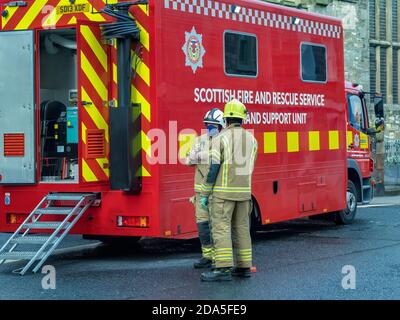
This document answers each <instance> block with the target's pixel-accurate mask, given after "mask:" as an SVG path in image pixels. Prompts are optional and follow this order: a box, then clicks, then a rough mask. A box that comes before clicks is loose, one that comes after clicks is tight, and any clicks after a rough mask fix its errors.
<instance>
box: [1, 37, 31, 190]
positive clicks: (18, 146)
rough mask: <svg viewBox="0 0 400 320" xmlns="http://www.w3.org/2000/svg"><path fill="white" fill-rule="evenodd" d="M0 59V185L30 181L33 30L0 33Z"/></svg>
mask: <svg viewBox="0 0 400 320" xmlns="http://www.w3.org/2000/svg"><path fill="white" fill-rule="evenodd" d="M0 62H1V72H0V184H34V183H36V174H35V172H36V155H35V150H36V148H35V140H36V139H35V137H36V134H35V42H34V32H33V31H7V32H0Z"/></svg>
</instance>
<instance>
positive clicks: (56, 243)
mask: <svg viewBox="0 0 400 320" xmlns="http://www.w3.org/2000/svg"><path fill="white" fill-rule="evenodd" d="M86 198H92V199H89V201H88V203H87V204H86V205H85V206H84V207H83V208H82V209H80V212H79V213H78V214H77V215H76V216H75V218H74V219H73V220H72V221H71V223H70V224H69V226H68V227H67V228H66V229H64V231H63V233H62V234H61V236H60V237H59V238H58V239H57V241H56V242H55V243H54V244H53V245H52V247H51V248H50V249H49V250H48V251H47V252H46V254H45V255H44V256H43V257H42V258H41V260H40V262H39V263H38V264H37V265H36V266H35V268H34V269H33V272H34V273H36V272H37V271H38V270H39V269H40V267H41V266H42V265H43V263H44V262H45V261H46V260H47V258H48V257H49V256H50V255H51V254H52V253H53V251H54V250H55V249H56V248H57V247H58V245H59V244H60V242H61V241H62V240H63V239H64V238H65V236H66V235H67V234H68V232H69V231H70V230H71V229H72V228H73V227H74V226H75V224H76V223H77V222H78V221H79V219H80V218H81V216H82V215H83V214H84V213H85V212H86V210H87V209H88V208H89V207H90V206H91V205H92V203H93V202H94V200H95V199H94V196H90V197H88V196H84V199H86ZM78 208H80V206H79V207H78ZM74 211H75V210H74ZM66 220H67V219H66ZM49 240H50V239H49ZM49 240H47V242H48V241H49ZM47 242H46V243H47ZM21 272H22V271H21Z"/></svg>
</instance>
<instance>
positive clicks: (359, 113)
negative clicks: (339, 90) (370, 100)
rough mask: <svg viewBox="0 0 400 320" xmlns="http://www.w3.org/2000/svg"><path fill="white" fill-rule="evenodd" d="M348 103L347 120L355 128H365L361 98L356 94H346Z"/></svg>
mask: <svg viewBox="0 0 400 320" xmlns="http://www.w3.org/2000/svg"><path fill="white" fill-rule="evenodd" d="M348 105H349V121H350V125H351V126H352V127H353V128H354V129H356V130H359V131H361V130H362V129H365V122H364V113H363V105H362V101H361V98H360V97H359V96H357V95H354V94H352V95H349V96H348Z"/></svg>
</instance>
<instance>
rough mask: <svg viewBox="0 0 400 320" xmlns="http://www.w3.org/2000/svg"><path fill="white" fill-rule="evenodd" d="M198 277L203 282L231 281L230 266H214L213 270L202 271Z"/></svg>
mask: <svg viewBox="0 0 400 320" xmlns="http://www.w3.org/2000/svg"><path fill="white" fill-rule="evenodd" d="M200 279H201V281H205V282H215V281H231V280H232V272H231V268H215V269H214V270H213V271H210V272H203V273H202V274H201V278H200Z"/></svg>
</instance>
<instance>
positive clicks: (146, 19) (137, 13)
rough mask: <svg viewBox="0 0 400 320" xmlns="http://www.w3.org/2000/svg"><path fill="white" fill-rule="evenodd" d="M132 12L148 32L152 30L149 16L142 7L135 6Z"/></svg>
mask: <svg viewBox="0 0 400 320" xmlns="http://www.w3.org/2000/svg"><path fill="white" fill-rule="evenodd" d="M130 12H131V13H132V14H133V16H134V17H135V19H136V20H137V21H138V22H139V23H140V24H141V25H142V26H143V28H145V29H146V30H147V32H149V31H150V30H149V28H150V23H149V22H150V21H149V17H148V16H147V15H146V14H145V13H144V12H143V10H142V9H140V8H139V7H136V6H133V7H132V8H131V10H130Z"/></svg>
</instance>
